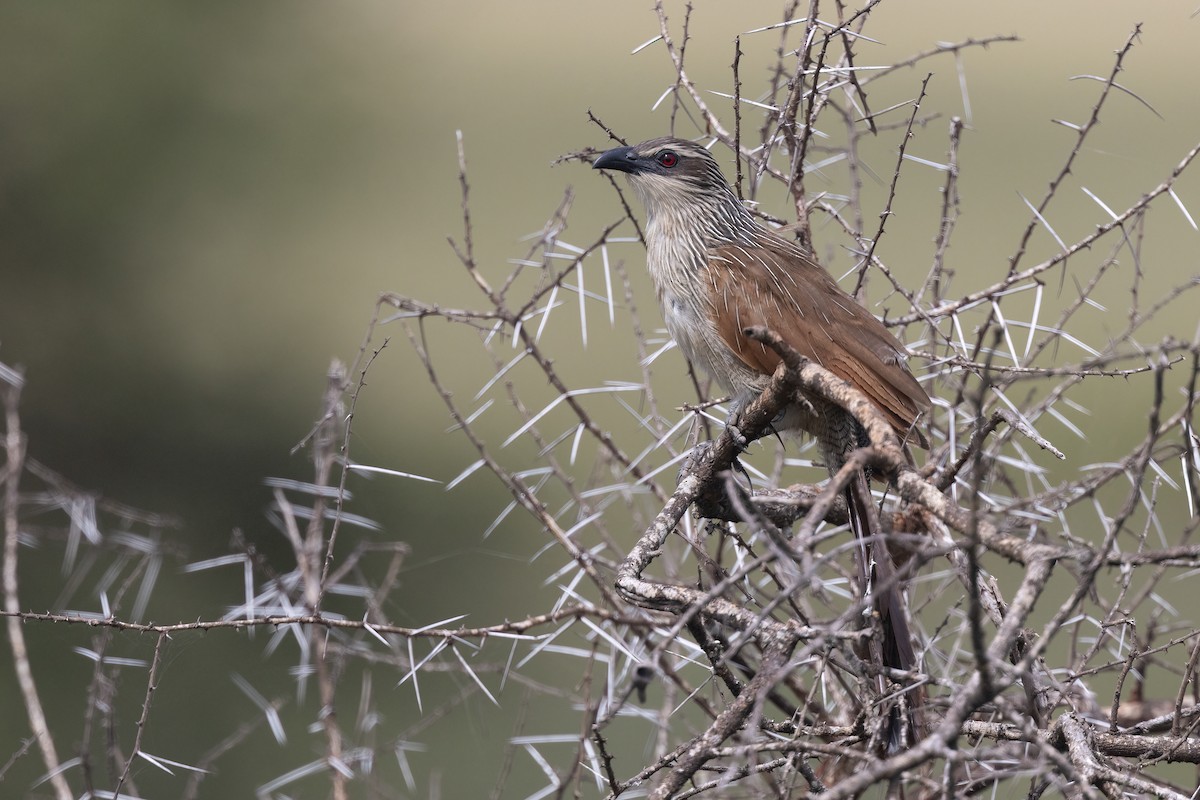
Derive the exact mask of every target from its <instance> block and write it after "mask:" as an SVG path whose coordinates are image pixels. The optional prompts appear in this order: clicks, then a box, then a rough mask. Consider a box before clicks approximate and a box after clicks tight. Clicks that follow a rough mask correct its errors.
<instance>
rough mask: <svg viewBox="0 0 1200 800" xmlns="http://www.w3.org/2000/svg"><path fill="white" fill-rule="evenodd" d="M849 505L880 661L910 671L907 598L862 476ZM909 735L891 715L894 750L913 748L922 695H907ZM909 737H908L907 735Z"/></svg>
mask: <svg viewBox="0 0 1200 800" xmlns="http://www.w3.org/2000/svg"><path fill="white" fill-rule="evenodd" d="M846 501H847V507H848V509H849V515H850V526H851V529H852V530H853V531H854V534H855V536H856V537H858V542H859V547H860V551H859V563H860V570H861V578H862V580H863V585H864V586H866V587H867V589H868V590H869V591H870V592H871V594H872V600H873V602H874V610H875V613H876V614H878V616H879V622H880V625H881V626H882V629H883V646H882V648H881V649H880V653H879V658H880V660H881V661H882V662H883V663H882V666H884V667H887V668H889V669H897V670H904V671H910V670H913V669H915V668H916V666H917V655H916V651H914V650H913V645H912V634H911V632H910V630H909V627H908V609H907V607H906V606H905V603H904V595H903V593H902V592H901V591H900V587H899V586H898V585H897V583H896V580H895V566H894V565H893V563H892V558H891V555H890V553H889V552H888V546H887V540H886V539H885V537H883V536H882V535H881V526H880V524H879V520H878V518H877V516H876V513H875V507H874V505H873V503H872V502H871V492H870V488H869V486H868V485H867V478H866V476H865V475H864V474H863V473H861V472H860V473H859V474H858V475H857V476H856V478H855V480H854V481H853V482H852V483H851V484H850V486H848V487H847V488H846ZM905 697H906V702H907V706H908V715H907V716H908V724H907V728H908V730H907V731H904V730H902V729H903V728H904V727H905V726H904V725H903V724H902V722H901V713H900V709H899V708H895V709H893V711H892V714H891V718H892V722H891V724H890V725H889V728H890V731H889V734H890V735H889V739H890V741H891V743H892V748H893V749H896V748H897V747H899V746H900V745H901V744H902V743H904V742H907V744H909V745H912V744H913V743H915V742H916V741H917V739H918V738H919V732H920V730H921V724H922V722H921V712H920V708H921V701H922V693H921V692H920V691H919V690H917V691H911V692H908V693H907V694H906V695H905ZM906 733H907V736H905V734H906Z"/></svg>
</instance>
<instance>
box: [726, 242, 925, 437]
mask: <svg viewBox="0 0 1200 800" xmlns="http://www.w3.org/2000/svg"><path fill="white" fill-rule="evenodd" d="M709 260H710V262H712V263H713V264H714V266H717V267H718V268H716V269H710V270H709V275H708V286H709V288H710V291H711V292H712V300H713V303H714V306H715V308H716V309H717V311H718V314H717V318H718V320H719V321H720V324H719V325H718V332H719V333H720V336H721V338H722V339H723V340H724V341H725V343H726V344H727V345H729V347H730V349H732V350H733V352H734V353H735V354H737V357H738V358H739V359H741V361H742V362H743V363H744V364H746V366H748V367H750V368H751V369H753V370H757V371H758V372H761V373H764V374H767V375H769V374H771V373H772V372H774V371H775V367H776V366H778V364H779V360H780V359H779V356H778V355H776V354H775V352H774V351H772V350H770V349H769V348H767V347H765V346H763V345H762V344H760V343H759V342H756V341H754V340H753V339H750V338H749V337H747V336H745V335H744V334H743V333H742V331H743V330H744V329H745V328H747V327H749V326H751V325H765V326H766V327H768V328H770V329H771V330H773V331H775V332H776V333H777V334H779V335H780V336H782V337H783V339H784V341H786V342H787V343H788V344H789V345H790V346H791V347H792V348H794V349H795V350H796V351H797V352H799V353H801V354H802V355H804V356H807V357H808V358H810V359H812V360H813V361H814V362H816V363H817V364H820V365H821V366H822V367H824V368H825V369H827V370H829V371H830V372H832V373H833V374H835V375H837V376H838V377H839V378H842V379H843V380H845V381H848V382H849V383H850V384H851V385H852V386H854V388H856V389H858V390H859V391H860V392H862V393H863V394H864V395H866V396H867V397H868V398H869V399H870V400H871V401H872V402H873V403H874V404H875V405H876V406H877V407H878V408H879V410H880V411H882V412H883V414H884V416H885V418H886V419H887V420H888V421H889V422H891V424H892V427H894V428H895V429H896V431H897V433H899V434H900V435H901V436H902V437H903V436H905V435H908V434H910V433H911V431H912V426H913V423H914V422H915V421H916V419H917V417H918V416H920V414H921V413H922V412H923V411H925V410H926V409H928V408H929V405H930V402H929V396H928V395H926V394H925V390H924V389H922V388H921V384H919V383H917V380H916V378H914V377H913V376H912V373H911V372H909V371H908V367H907V366H905V363H904V358H905V351H904V346H903V345H901V344H900V342H899V341H897V340H896V337H894V336H892V334H891V333H889V332H888V330H887V328H885V327H884V326H883V323H881V322H880V321H879V320H877V319H875V317H874V316H872V315H871V313H870V312H869V311H867V310H866V309H865V308H863V307H862V306H861V305H860V304H859V303H858V302H857V301H855V299H854V298H853V297H851V296H850V295H849V294H847V293H846V292H845V291H843V290H842V289H841V287H839V286H838V285H837V282H836V281H834V280H833V278H831V277H830V275H829V273H827V272H826V271H825V270H824V269H822V268H821V267H820V266H819V265H817V264H816V263H815V262H814V261H813V260H812V259H810V258H808V257H807V256H805V255H804V254H803V252H802V251H801V250H800V249H799V248H797V247H795V246H793V245H792V244H791V243H790V242H787V241H785V240H778V241H775V240H773V238H772V239H767V238H766V237H764V241H762V242H761V243H760V244H759V245H758V246H748V247H743V246H740V245H736V244H722V245H720V246H717V247H714V248H711V249H710V250H709ZM721 265H724V266H725V267H727V269H722V268H720V266H721ZM722 312H723V313H722ZM910 438H911V437H910ZM919 438H923V437H919Z"/></svg>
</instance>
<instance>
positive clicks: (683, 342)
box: [660, 292, 761, 397]
mask: <svg viewBox="0 0 1200 800" xmlns="http://www.w3.org/2000/svg"><path fill="white" fill-rule="evenodd" d="M660 299H661V303H662V314H663V321H664V322H665V323H666V325H667V332H668V333H670V334H671V338H672V339H674V340H675V344H677V345H678V346H679V349H680V350H682V351H683V354H684V356H686V357H687V360H688V361H689V362H690V363H691V364H692V365H693V366H694V367H698V368H699V369H701V370H703V371H704V372H705V373H707V374H708V375H710V376H711V377H713V378H715V379H716V381H717V383H719V384H721V386H722V388H724V389H725V390H726V391H727V392H730V393H731V394H733V395H734V396H735V397H738V396H740V395H742V394H745V393H748V392H750V391H754V393H755V394H757V390H752V389H751V387H750V386H749V384H751V383H753V382H754V381H753V378H754V377H756V376H754V375H752V374H750V373H749V372H748V371H747V370H746V367H745V365H744V364H742V363H741V362H740V361H739V360H738V359H737V357H736V356H734V355H733V353H732V352H731V351H730V350H729V347H728V346H727V345H726V344H725V342H724V341H723V340H722V339H721V337H720V335H719V334H718V333H717V331H716V329H715V328H714V327H713V324H712V321H711V320H710V319H709V314H710V313H711V312H709V310H708V309H707V308H705V307H703V306H702V305H701V304H699V303H697V302H695V301H693V299H692V298H690V297H686V296H680V295H674V294H672V293H670V292H663V293H662V296H661V298H660ZM743 373H745V374H743ZM759 388H760V389H761V387H759Z"/></svg>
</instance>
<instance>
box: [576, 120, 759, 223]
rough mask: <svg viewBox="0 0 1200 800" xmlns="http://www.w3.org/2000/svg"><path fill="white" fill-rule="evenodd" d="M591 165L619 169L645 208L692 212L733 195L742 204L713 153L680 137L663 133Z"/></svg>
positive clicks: (608, 153) (616, 150) (650, 211)
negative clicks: (659, 136) (656, 137)
mask: <svg viewBox="0 0 1200 800" xmlns="http://www.w3.org/2000/svg"><path fill="white" fill-rule="evenodd" d="M592 168H593V169H613V170H617V171H619V172H624V173H625V176H626V177H627V178H628V179H629V185H630V186H632V187H633V190H634V191H635V192H637V194H638V197H640V198H641V200H642V204H643V205H645V206H646V212H647V213H648V214H650V215H651V216H655V215H657V214H660V213H664V212H665V213H670V212H672V211H674V212H684V213H687V212H693V213H694V212H696V211H699V210H701V209H713V208H714V206H715V205H717V204H724V203H728V202H730V201H732V202H733V203H734V205H736V206H737V207H738V208H741V203H740V202H738V200H737V196H736V195H735V194H734V193H733V190H732V189H731V188H730V186H729V183H728V182H727V181H726V180H725V176H724V175H722V174H721V168H720V167H718V166H717V161H716V159H715V158H713V156H712V153H710V152H708V151H707V150H705V149H704V148H703V147H701V146H700V145H698V144H696V143H694V142H689V141H687V140H685V139H676V138H674V137H670V136H664V137H661V138H658V139H649V140H647V141H645V142H642V143H641V144H635V145H633V146H632V147H617V148H614V149H612V150H608V151H606V152H604V153H601V154H600V157H599V158H597V159H596V160H595V161H594V162H592Z"/></svg>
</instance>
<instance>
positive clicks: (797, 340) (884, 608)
mask: <svg viewBox="0 0 1200 800" xmlns="http://www.w3.org/2000/svg"><path fill="white" fill-rule="evenodd" d="M593 166H594V167H595V168H597V169H614V170H619V171H621V172H624V173H626V175H627V177H628V179H629V184H630V186H632V187H633V189H634V191H635V192H636V193H637V195H638V196H639V198H640V199H641V201H642V203H643V205H644V206H645V208H646V215H647V221H646V232H645V233H646V265H647V267H648V268H649V271H650V277H651V279H652V280H653V282H654V286H655V289H656V291H657V294H658V302H659V306H660V307H661V309H662V314H663V319H664V320H665V322H666V325H667V330H668V331H669V332H670V333H671V336H672V337H673V338H674V339H675V341H676V343H677V344H678V345H679V347H680V349H681V350H682V351H683V352H684V354H685V355H686V356H687V358H688V360H689V361H691V363H692V364H694V365H697V366H699V367H701V368H702V369H703V370H704V371H705V372H707V373H709V374H710V375H712V376H713V377H714V378H715V379H716V380H717V381H718V382H719V383H720V384H721V385H722V386H723V387H724V388H725V389H726V390H727V391H729V392H730V393H731V394H732V395H733V398H734V409H735V410H736V409H738V408H740V407H743V406H744V404H746V403H748V402H749V401H751V400H753V399H754V398H755V397H757V396H758V395H759V394H760V393H761V392H762V390H763V389H764V388H765V387H766V385H767V383H768V382H769V381H770V378H771V374H772V373H773V372H774V370H775V367H776V366H777V365H778V363H779V356H778V355H776V354H775V353H774V351H772V350H770V349H769V348H767V347H765V346H764V345H762V344H761V343H759V342H756V341H754V340H753V339H750V338H749V337H747V336H746V335H745V334H744V333H743V330H744V329H746V328H747V327H750V326H753V325H763V326H766V327H767V328H769V329H771V330H772V331H774V332H775V333H776V334H778V335H779V336H781V337H782V338H783V339H784V341H786V342H787V343H788V344H789V345H790V346H791V347H792V348H793V349H795V350H796V351H797V352H799V353H801V354H802V355H804V356H806V357H808V358H809V359H811V360H812V361H814V362H816V363H817V364H820V365H821V366H823V367H825V368H826V369H828V370H829V371H830V372H832V373H834V374H835V375H837V376H838V377H840V378H842V379H843V380H846V381H848V382H849V383H850V384H851V385H853V386H854V387H855V388H856V389H858V390H859V391H860V392H862V393H863V394H864V395H865V396H866V397H867V398H868V399H870V400H871V402H872V403H874V405H875V406H876V407H877V408H878V409H879V411H880V412H882V413H883V415H884V417H885V418H886V419H887V420H888V421H889V422H890V423H891V425H892V428H893V429H894V430H895V431H896V433H897V434H898V435H899V436H900V438H901V439H902V440H908V441H912V442H914V443H916V444H919V445H921V446H926V447H927V446H928V445H927V444H926V442H925V439H924V437H923V436H922V435H921V434H920V432H919V431H918V430H917V429H916V428H915V424H916V422H917V420H918V418H919V417H920V416H921V414H922V413H924V412H925V411H926V410H927V409H928V408H929V406H930V401H929V397H928V396H927V395H926V394H925V391H924V389H922V388H921V385H920V383H918V382H917V380H916V379H915V378H914V377H913V375H912V373H911V372H909V370H908V367H907V366H906V365H905V357H906V353H905V350H904V347H903V345H901V344H900V343H899V342H898V341H897V340H896V338H895V337H893V336H892V335H891V333H889V332H888V330H887V328H885V327H884V326H883V324H882V323H881V322H879V320H877V319H876V318H875V317H874V316H872V315H871V313H870V312H868V311H867V310H866V309H865V308H863V306H862V305H860V304H859V303H858V302H857V301H855V300H854V298H852V297H850V295H848V294H847V293H846V292H845V291H843V290H842V289H841V287H839V286H838V285H837V282H836V281H834V280H833V278H832V277H830V275H829V273H827V272H826V271H825V270H824V269H822V268H821V267H820V266H819V265H818V264H817V263H816V262H815V261H814V260H813V259H812V258H811V257H810V256H809V255H808V254H807V253H806V252H805V251H804V250H802V249H801V248H800V247H799V246H797V245H796V244H795V243H794V242H791V241H789V240H788V239H785V238H783V237H782V236H780V235H778V234H777V233H775V232H773V231H771V230H769V229H767V228H765V227H763V226H762V225H760V224H758V222H757V221H755V219H754V217H753V216H752V215H751V214H750V212H749V211H747V210H746V208H745V206H743V205H742V203H741V201H740V200H739V199H738V197H737V195H736V194H735V193H734V191H733V189H732V188H731V187H730V185H729V183H728V182H727V181H726V180H725V177H724V176H723V175H722V174H721V170H720V167H719V166H718V165H717V162H716V160H715V159H714V158H713V156H712V154H711V153H709V152H708V151H707V150H706V149H704V148H703V147H700V146H699V145H697V144H695V143H693V142H689V141H685V140H682V139H676V138H671V137H663V138H659V139H651V140H649V141H646V142H642V143H641V144H638V145H634V146H632V147H618V148H616V149H613V150H609V151H608V152H606V153H603V154H602V155H601V156H600V157H599V158H598V159H596V161H595V162H594V164H593ZM808 399H809V402H808V403H807V404H803V405H802V404H799V403H797V404H794V405H793V406H792V407H790V408H789V409H788V410H787V411H786V412H785V413H784V415H783V417H782V419H780V420H778V421H777V422H776V428H778V429H781V430H788V429H791V430H799V431H804V432H807V433H809V434H811V435H812V436H814V437H815V438H816V440H817V442H818V445H819V446H820V448H821V451H822V456H823V457H824V458H825V460H826V463H827V466H828V467H829V469H830V471H831V473H832V472H834V471H836V470H837V469H838V468H840V467H841V465H842V464H844V463H845V459H846V454H847V453H849V452H850V451H852V450H853V449H855V448H857V447H859V446H861V445H863V444H866V443H867V442H866V441H865V437H864V433H863V431H862V429H861V427H860V426H859V425H858V423H857V422H855V421H854V419H853V418H852V417H851V416H850V415H849V414H848V413H847V412H846V411H845V410H844V409H842V408H840V407H838V406H836V405H833V404H832V403H829V402H827V401H824V400H822V399H821V398H817V397H809V398H808ZM847 501H848V503H849V507H850V513H851V517H852V524H853V527H854V529H855V532H856V534H857V535H859V536H861V537H863V539H864V541H867V542H870V543H871V546H870V549H871V550H872V553H870V554H867V556H866V557H864V559H863V561H862V564H863V569H864V570H865V571H866V574H864V575H863V576H862V577H863V581H864V584H865V585H874V582H875V581H880V582H883V583H888V582H889V581H888V578H889V576H890V572H891V567H890V558H889V557H888V554H887V547H886V541H885V539H884V538H883V537H881V536H879V535H878V533H879V532H878V530H876V529H875V528H874V526H873V522H872V521H873V519H874V514H873V510H872V509H871V508H870V503H871V498H870V492H869V489H868V488H867V481H866V478H865V477H864V476H859V479H858V480H856V481H855V482H854V483H853V484H852V485H851V487H850V490H848V491H847ZM871 563H874V564H875V566H874V567H873V568H872V567H867V566H866V565H867V564H871ZM871 569H874V570H875V571H874V572H870V570H871ZM874 603H875V607H876V610H877V612H878V613H879V616H880V617H881V620H882V622H883V628H884V632H885V643H884V648H883V653H882V660H883V662H884V664H885V665H886V666H888V667H893V668H898V669H904V670H909V669H912V668H914V666H915V661H916V657H915V654H914V653H913V649H912V644H911V639H910V635H909V631H908V624H907V619H906V611H905V610H904V603H903V596H902V595H901V593H900V592H899V590H898V589H897V588H896V587H895V585H894V583H892V584H891V585H890V588H885V589H884V590H882V591H880V592H879V593H877V596H876V597H875V598H874ZM918 702H919V699H918V698H917V697H915V696H914V699H913V700H912V703H913V705H916V704H917V703H918ZM914 733H915V731H914Z"/></svg>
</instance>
